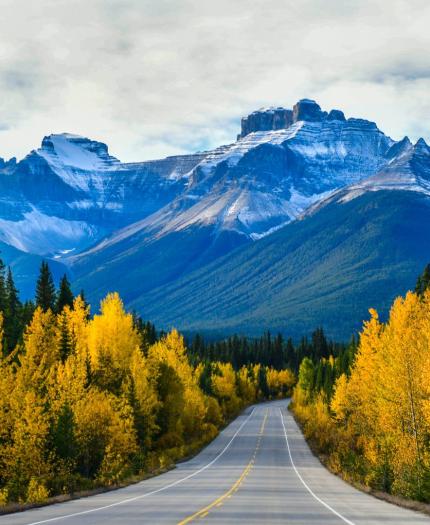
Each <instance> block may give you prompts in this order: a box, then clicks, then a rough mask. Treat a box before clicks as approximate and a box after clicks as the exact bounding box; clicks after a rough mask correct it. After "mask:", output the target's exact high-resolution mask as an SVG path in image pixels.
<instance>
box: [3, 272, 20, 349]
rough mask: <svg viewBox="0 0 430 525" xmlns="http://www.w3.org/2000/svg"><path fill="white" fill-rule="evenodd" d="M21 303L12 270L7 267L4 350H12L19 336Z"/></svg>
mask: <svg viewBox="0 0 430 525" xmlns="http://www.w3.org/2000/svg"><path fill="white" fill-rule="evenodd" d="M21 314H22V304H21V301H20V300H19V295H18V290H17V289H16V286H15V283H14V280H13V275H12V270H11V269H10V268H9V269H8V272H7V279H6V311H5V324H4V335H5V350H6V352H7V353H10V352H12V350H14V349H15V347H16V345H17V344H18V342H19V339H20V338H21V335H22V331H23V325H22V315H21Z"/></svg>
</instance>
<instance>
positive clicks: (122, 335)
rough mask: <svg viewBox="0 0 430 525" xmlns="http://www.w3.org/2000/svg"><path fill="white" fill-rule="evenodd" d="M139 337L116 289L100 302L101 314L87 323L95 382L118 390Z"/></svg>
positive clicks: (115, 390) (108, 388) (137, 344)
mask: <svg viewBox="0 0 430 525" xmlns="http://www.w3.org/2000/svg"><path fill="white" fill-rule="evenodd" d="M139 343H140V338H139V335H138V333H137V331H136V330H135V328H134V326H133V317H132V315H131V314H128V313H126V312H125V310H124V306H123V303H122V301H121V299H120V297H119V295H118V294H117V293H112V294H109V295H108V296H107V297H106V299H104V300H103V301H102V302H101V314H100V315H96V316H94V318H93V319H92V320H91V321H90V322H89V323H88V350H89V356H90V361H91V368H92V370H93V371H94V375H95V381H96V383H97V384H98V385H99V386H100V387H102V388H105V389H107V390H110V391H112V392H116V393H119V391H120V389H121V384H122V381H123V380H124V377H125V375H126V371H127V370H129V368H130V360H131V357H132V355H133V352H134V350H135V349H136V348H137V347H139Z"/></svg>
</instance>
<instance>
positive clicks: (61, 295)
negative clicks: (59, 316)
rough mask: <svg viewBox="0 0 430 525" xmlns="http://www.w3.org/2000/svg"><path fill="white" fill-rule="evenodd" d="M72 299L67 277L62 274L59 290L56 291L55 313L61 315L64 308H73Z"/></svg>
mask: <svg viewBox="0 0 430 525" xmlns="http://www.w3.org/2000/svg"><path fill="white" fill-rule="evenodd" d="M74 299H75V298H74V296H73V292H72V290H71V288H70V283H69V280H68V279H67V275H66V274H64V275H63V277H62V278H61V281H60V289H59V291H58V296H57V301H56V305H55V311H56V312H57V313H61V312H62V311H63V309H64V307H65V306H68V307H69V308H73V301H74Z"/></svg>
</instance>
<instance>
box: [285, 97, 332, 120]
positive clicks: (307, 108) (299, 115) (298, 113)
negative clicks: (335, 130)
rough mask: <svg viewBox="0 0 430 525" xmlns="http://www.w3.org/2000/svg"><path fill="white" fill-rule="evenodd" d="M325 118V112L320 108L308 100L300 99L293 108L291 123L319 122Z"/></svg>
mask: <svg viewBox="0 0 430 525" xmlns="http://www.w3.org/2000/svg"><path fill="white" fill-rule="evenodd" d="M326 116H327V112H326V111H322V110H321V107H320V106H319V105H318V104H317V103H316V102H315V100H310V99H308V98H302V100H299V101H298V102H297V104H295V105H294V107H293V121H294V122H297V121H299V120H306V121H308V122H319V121H321V120H323V118H325V117H326Z"/></svg>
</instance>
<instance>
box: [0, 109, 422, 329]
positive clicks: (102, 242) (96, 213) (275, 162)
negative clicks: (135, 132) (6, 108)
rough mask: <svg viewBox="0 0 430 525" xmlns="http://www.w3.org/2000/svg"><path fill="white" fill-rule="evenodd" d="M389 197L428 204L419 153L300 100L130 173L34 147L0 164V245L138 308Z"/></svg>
mask: <svg viewBox="0 0 430 525" xmlns="http://www.w3.org/2000/svg"><path fill="white" fill-rule="evenodd" d="M390 189H397V190H400V191H408V192H409V191H413V192H415V193H417V192H420V193H421V194H422V195H423V196H425V197H426V198H427V195H430V162H429V148H428V146H427V144H426V143H425V142H424V141H423V140H422V139H421V140H420V141H418V142H417V144H415V145H414V144H412V143H411V142H410V141H409V139H407V138H405V139H403V140H401V141H399V142H396V141H393V140H392V139H391V138H390V137H388V136H387V135H385V134H384V133H383V132H382V131H380V130H379V129H378V127H377V126H376V124H375V123H373V122H370V121H367V120H363V119H358V118H345V116H344V114H343V112H342V111H340V110H338V109H333V110H330V111H323V110H322V109H321V108H320V106H319V105H318V104H317V103H316V102H314V101H312V100H309V99H303V100H301V101H299V102H298V103H297V104H296V105H295V106H294V107H293V108H292V109H286V108H279V107H277V108H262V109H260V110H258V111H254V112H253V113H251V114H250V115H248V116H247V117H244V118H243V119H242V122H241V131H240V133H239V135H238V137H237V140H236V141H235V142H233V143H232V144H228V145H223V146H220V147H219V148H216V149H214V150H212V151H206V152H199V153H196V154H190V155H180V156H175V157H168V158H166V159H161V160H154V161H146V162H141V163H122V162H121V161H119V160H118V159H116V158H115V157H113V156H111V155H110V154H109V152H108V148H107V146H106V145H105V144H103V143H101V142H97V141H93V140H90V139H87V138H84V137H79V136H76V135H71V134H67V133H64V134H59V135H50V136H47V137H45V138H44V139H43V141H42V144H41V147H40V148H39V149H37V150H35V151H32V152H31V153H30V154H29V155H27V156H26V157H25V158H24V159H23V160H22V161H20V162H16V161H15V160H14V159H12V160H11V161H9V162H5V161H2V160H1V159H0V242H3V243H5V245H8V246H11V247H13V248H14V249H18V250H20V253H22V252H25V253H28V254H36V255H38V256H44V257H51V258H53V259H56V260H57V261H58V262H61V263H65V264H67V265H69V268H70V270H71V273H72V274H73V275H74V277H75V285H76V287H77V288H82V287H83V288H85V289H86V291H87V293H88V296H89V297H90V298H91V299H92V300H97V299H99V298H100V297H101V296H103V295H105V293H106V292H107V291H108V290H110V289H118V290H119V291H120V292H121V294H122V295H123V297H124V299H125V301H126V302H127V303H128V304H133V305H136V307H138V308H141V307H142V308H143V307H144V298H145V297H151V298H150V300H151V301H155V298H156V297H161V296H160V295H157V293H156V291H157V290H160V293H162V292H161V290H165V289H166V290H167V288H165V287H166V286H175V283H176V282H179V280H182V281H181V282H184V281H183V280H184V279H185V278H186V276H187V275H188V274H193V275H194V273H195V272H198V271H200V270H201V269H203V270H204V269H205V268H206V267H207V265H211V264H215V265H216V264H217V263H216V261H217V260H220V259H221V258H222V257H223V256H226V255H229V254H232V253H233V251H234V250H237V249H239V250H241V249H242V248H243V249H245V248H246V246H253V245H255V246H256V247H257V248H256V249H257V250H258V247H259V246H263V245H265V244H264V243H263V244H259V242H260V239H263V238H264V239H266V238H271V237H272V236H274V235H275V232H277V231H278V230H282V231H283V232H284V231H285V232H289V231H293V230H294V229H288V226H290V225H292V224H297V223H298V222H301V221H297V219H303V218H306V217H309V216H317V215H318V213H319V211H320V210H322V209H323V208H325V207H330V206H331V205H333V206H334V205H336V206H338V205H340V204H342V203H344V204H346V203H348V202H350V201H352V200H354V199H356V198H358V197H360V196H362V195H364V194H369V193H371V192H376V191H378V190H381V191H382V190H390ZM408 202H409V201H408ZM285 228H287V229H285ZM284 229H285V230H284ZM294 231H295V230H294ZM283 235H284V234H283ZM274 238H275V237H274ZM280 238H282V239H284V238H285V236H282V235H281V237H280ZM294 242H295V243H298V244H300V243H301V240H300V239H299V238H296V239H295V240H294ZM269 245H270V243H269V244H268V246H269ZM270 249H272V248H270ZM14 253H15V252H14ZM274 253H275V252H274ZM278 255H279V254H278ZM263 257H264V255H263ZM263 262H264V261H263ZM193 272H194V273H193ZM211 272H212V273H211V275H212V274H213V275H215V274H214V273H213V268H212V270H211ZM216 275H217V277H216V279H219V278H220V277H219V274H216ZM220 285H221V288H222V282H221V283H220ZM153 292H154V293H153ZM150 293H151V294H152V295H148V294H150ZM163 293H164V292H163ZM163 293H162V295H163ZM169 293H170V292H169ZM220 293H221V292H220ZM241 293H245V292H243V291H242V292H241ZM246 293H247V292H246ZM246 293H245V295H246ZM164 295H165V297H168V296H169V295H168V293H167V292H166V293H165V294H164ZM157 300H158V299H157ZM160 304H161V303H160ZM163 304H164V303H163ZM153 311H154V312H156V313H157V316H158V317H157V319H161V318H162V316H161V314H160V310H159V309H158V310H157V308H156V305H155V306H154V308H153ZM167 318H168V317H166V319H167ZM168 319H170V318H168Z"/></svg>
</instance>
